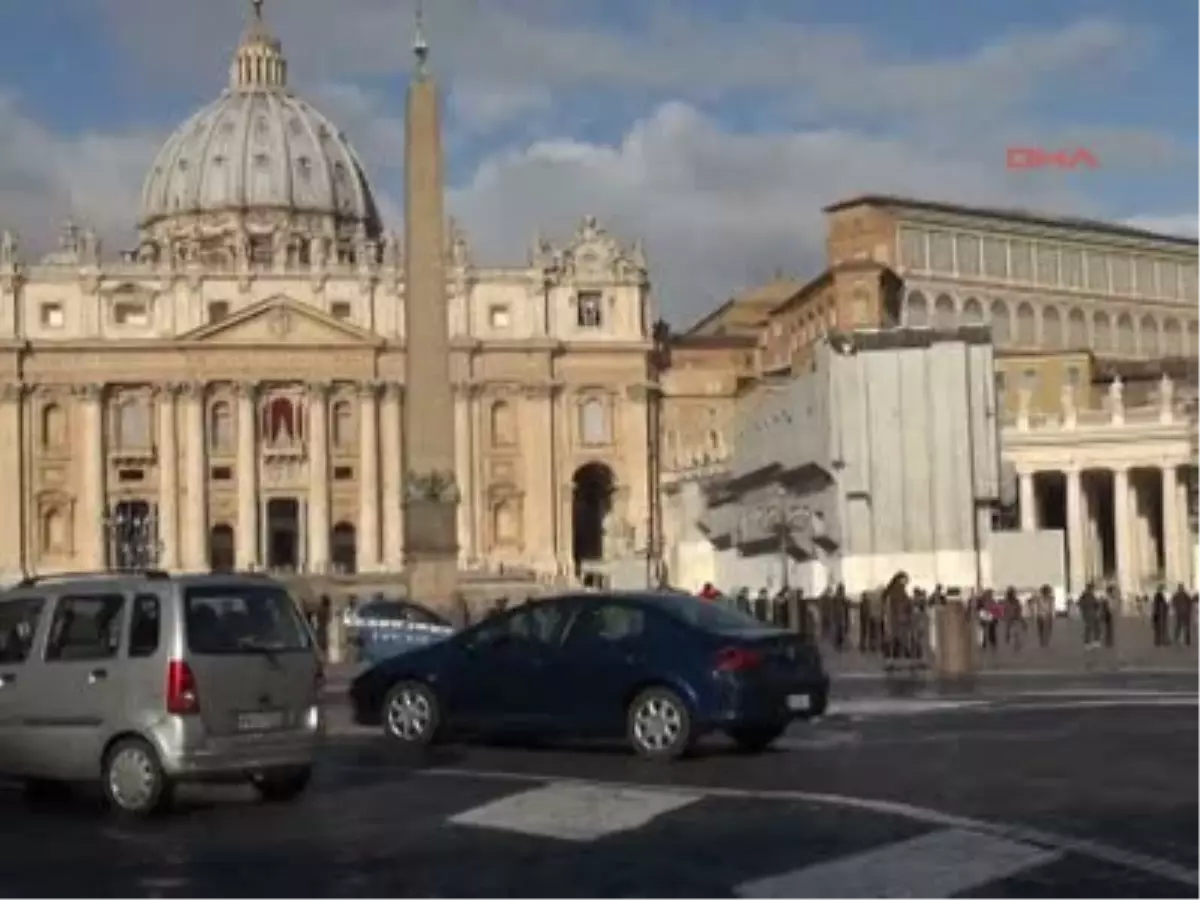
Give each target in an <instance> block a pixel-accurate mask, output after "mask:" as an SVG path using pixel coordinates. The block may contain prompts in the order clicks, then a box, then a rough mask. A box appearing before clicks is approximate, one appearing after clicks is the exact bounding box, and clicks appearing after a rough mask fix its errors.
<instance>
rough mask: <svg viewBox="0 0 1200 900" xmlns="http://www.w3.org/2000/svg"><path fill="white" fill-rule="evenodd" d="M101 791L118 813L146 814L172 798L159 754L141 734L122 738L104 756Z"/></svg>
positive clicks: (168, 781)
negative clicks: (138, 736)
mask: <svg viewBox="0 0 1200 900" xmlns="http://www.w3.org/2000/svg"><path fill="white" fill-rule="evenodd" d="M101 777H102V779H103V787H104V795H105V797H107V798H108V802H109V804H111V806H112V808H113V809H114V810H116V811H117V812H119V813H123V814H126V815H130V816H149V815H152V814H153V813H156V812H158V811H159V810H161V809H162V808H164V807H165V806H166V805H167V804H168V803H169V802H170V799H171V792H172V785H171V782H170V780H169V779H168V778H167V776H166V773H165V772H163V768H162V764H161V763H160V762H159V761H158V754H157V753H155V752H154V748H153V747H151V746H150V745H149V744H148V743H147V742H146V741H144V740H142V739H141V738H124V739H123V740H120V741H118V742H117V743H116V744H114V745H113V746H112V747H111V748H110V749H109V751H108V753H107V754H105V756H104V765H103V767H102V773H101Z"/></svg>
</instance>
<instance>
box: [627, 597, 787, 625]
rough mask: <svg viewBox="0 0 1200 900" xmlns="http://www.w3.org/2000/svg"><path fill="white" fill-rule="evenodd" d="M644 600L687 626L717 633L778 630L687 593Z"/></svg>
mask: <svg viewBox="0 0 1200 900" xmlns="http://www.w3.org/2000/svg"><path fill="white" fill-rule="evenodd" d="M646 599H647V600H648V601H649V602H650V603H652V604H653V605H655V606H657V607H659V608H660V609H662V610H664V611H665V612H666V613H667V614H669V615H671V616H672V617H674V618H676V619H682V620H683V621H684V622H686V623H687V624H688V625H691V626H693V627H695V628H700V629H702V630H704V631H711V632H714V633H717V634H747V633H749V632H758V633H765V632H774V631H777V630H778V629H775V628H772V627H771V626H770V625H765V624H763V623H762V622H760V621H759V620H758V619H755V618H753V617H752V616H748V615H746V614H745V613H742V612H739V611H738V610H736V609H730V608H729V607H728V606H724V605H723V604H721V603H718V602H716V601H713V600H701V599H699V598H697V597H693V596H692V595H691V594H674V593H672V594H666V593H663V594H651V595H649V596H648V597H646Z"/></svg>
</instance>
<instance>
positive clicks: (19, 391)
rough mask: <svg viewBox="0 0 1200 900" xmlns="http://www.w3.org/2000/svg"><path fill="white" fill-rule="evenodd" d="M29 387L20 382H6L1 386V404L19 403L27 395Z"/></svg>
mask: <svg viewBox="0 0 1200 900" xmlns="http://www.w3.org/2000/svg"><path fill="white" fill-rule="evenodd" d="M27 387H28V385H24V384H21V383H20V382H19V381H6V382H4V383H3V384H0V403H17V402H19V401H20V399H21V398H22V397H23V396H24V395H25V393H26V390H27Z"/></svg>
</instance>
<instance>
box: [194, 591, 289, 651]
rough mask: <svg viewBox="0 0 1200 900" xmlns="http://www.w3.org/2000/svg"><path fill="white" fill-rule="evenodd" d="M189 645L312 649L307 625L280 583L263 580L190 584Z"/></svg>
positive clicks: (212, 648) (221, 648) (217, 648)
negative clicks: (268, 583)
mask: <svg viewBox="0 0 1200 900" xmlns="http://www.w3.org/2000/svg"><path fill="white" fill-rule="evenodd" d="M183 605H184V617H185V620H186V622H187V639H188V647H189V648H190V649H191V651H192V652H193V653H202V654H216V655H225V654H234V655H236V654H241V653H246V654H253V653H264V652H266V653H281V652H288V651H296V650H305V651H308V650H311V648H312V644H311V642H310V639H309V632H308V628H307V627H306V626H305V624H304V622H303V621H302V620H301V618H300V613H299V612H298V611H297V609H296V604H295V603H294V602H293V601H292V598H291V596H290V595H289V594H288V592H287V591H285V590H283V589H282V588H279V587H275V586H272V585H265V584H245V585H230V586H221V587H217V586H213V587H203V588H200V587H196V588H189V589H188V590H187V592H186V593H185V595H184V603H183Z"/></svg>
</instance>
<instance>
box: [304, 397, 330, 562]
mask: <svg viewBox="0 0 1200 900" xmlns="http://www.w3.org/2000/svg"><path fill="white" fill-rule="evenodd" d="M328 569H329V385H328V384H310V385H309V386H308V570H309V571H310V572H315V573H322V572H326V571H328Z"/></svg>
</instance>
